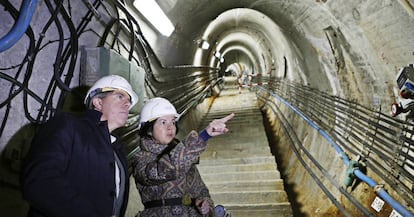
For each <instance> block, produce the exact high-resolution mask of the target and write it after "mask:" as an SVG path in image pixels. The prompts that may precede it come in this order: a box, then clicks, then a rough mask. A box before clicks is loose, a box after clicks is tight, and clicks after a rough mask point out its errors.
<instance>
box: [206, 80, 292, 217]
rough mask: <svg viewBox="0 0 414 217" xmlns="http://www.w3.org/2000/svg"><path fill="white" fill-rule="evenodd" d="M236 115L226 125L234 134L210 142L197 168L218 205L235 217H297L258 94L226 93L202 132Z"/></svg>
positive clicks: (222, 94) (222, 93)
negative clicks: (206, 127) (279, 166)
mask: <svg viewBox="0 0 414 217" xmlns="http://www.w3.org/2000/svg"><path fill="white" fill-rule="evenodd" d="M232 112H234V113H235V114H236V116H235V117H234V118H233V120H230V121H229V122H228V123H227V126H228V128H229V130H230V131H229V132H228V133H227V134H225V135H221V136H217V137H213V138H211V139H210V140H209V141H208V144H209V145H208V147H207V150H206V151H205V152H204V153H203V154H202V156H201V159H200V164H199V165H198V168H199V170H200V173H201V176H202V178H203V180H204V182H205V183H206V185H207V186H208V187H209V189H210V194H211V196H212V198H213V200H214V201H215V203H216V205H217V204H221V205H223V206H224V207H225V208H226V210H227V211H230V212H231V214H232V216H233V217H247V216H248V217H251V216H255V217H268V216H269V217H270V216H271V217H275V216H293V214H292V208H291V206H290V203H289V201H288V198H287V194H286V192H285V190H284V186H283V180H282V179H281V178H280V174H279V171H278V169H277V166H276V163H275V158H274V156H273V155H272V154H271V152H270V148H269V144H268V141H267V137H266V133H265V129H264V126H263V122H262V115H261V113H260V110H259V108H258V106H257V99H256V95H255V93H253V92H249V91H248V90H246V89H244V90H242V93H241V94H239V92H238V90H237V89H235V88H232V89H225V90H223V91H222V92H221V94H220V96H219V97H217V98H216V99H215V100H214V103H213V105H212V107H211V109H210V111H209V113H208V114H207V116H206V117H205V118H204V120H203V123H201V127H205V126H207V124H208V123H209V122H210V121H212V120H213V119H216V118H221V117H224V116H226V115H228V114H230V113H232Z"/></svg>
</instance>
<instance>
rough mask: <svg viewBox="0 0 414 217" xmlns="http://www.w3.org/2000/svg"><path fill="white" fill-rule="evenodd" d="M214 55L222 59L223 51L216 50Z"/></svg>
mask: <svg viewBox="0 0 414 217" xmlns="http://www.w3.org/2000/svg"><path fill="white" fill-rule="evenodd" d="M214 56H215V57H217V58H218V59H220V57H221V53H220V51H216V52H215V53H214Z"/></svg>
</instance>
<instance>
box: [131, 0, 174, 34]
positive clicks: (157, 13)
mask: <svg viewBox="0 0 414 217" xmlns="http://www.w3.org/2000/svg"><path fill="white" fill-rule="evenodd" d="M134 6H135V7H136V8H137V9H138V11H139V12H140V13H141V14H142V15H143V16H144V17H145V18H146V19H147V20H148V21H149V22H151V24H152V25H153V26H154V27H155V28H157V30H158V31H159V32H160V33H161V34H163V35H165V36H167V37H169V36H170V35H171V33H172V32H173V31H174V26H173V24H172V23H171V21H170V19H168V17H167V15H165V13H164V11H162V9H161V8H160V6H159V5H158V4H157V2H155V0H136V1H134Z"/></svg>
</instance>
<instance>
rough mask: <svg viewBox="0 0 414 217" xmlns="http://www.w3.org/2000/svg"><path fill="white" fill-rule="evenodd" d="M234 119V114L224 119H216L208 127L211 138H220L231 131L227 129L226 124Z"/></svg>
mask: <svg viewBox="0 0 414 217" xmlns="http://www.w3.org/2000/svg"><path fill="white" fill-rule="evenodd" d="M233 117H234V113H231V114H229V115H227V116H226V117H224V118H220V119H215V120H213V121H212V122H210V124H209V125H208V126H207V127H206V131H207V133H208V135H210V136H218V135H222V134H225V133H227V132H228V131H229V129H227V128H226V122H227V121H229V120H231V119H232V118H233Z"/></svg>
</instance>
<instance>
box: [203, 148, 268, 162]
mask: <svg viewBox="0 0 414 217" xmlns="http://www.w3.org/2000/svg"><path fill="white" fill-rule="evenodd" d="M266 154H271V152H270V148H269V147H257V148H249V149H244V148H234V149H229V148H228V147H226V148H225V149H223V148H216V149H213V148H210V149H207V150H206V151H204V153H203V154H202V157H204V158H205V159H217V158H230V157H233V156H239V157H248V156H263V155H266Z"/></svg>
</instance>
